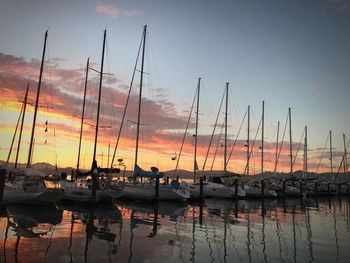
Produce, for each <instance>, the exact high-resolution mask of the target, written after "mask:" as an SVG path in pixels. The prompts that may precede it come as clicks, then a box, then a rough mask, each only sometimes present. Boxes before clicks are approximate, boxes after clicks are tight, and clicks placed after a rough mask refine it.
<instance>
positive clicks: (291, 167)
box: [288, 108, 293, 175]
mask: <svg viewBox="0 0 350 263" xmlns="http://www.w3.org/2000/svg"><path fill="white" fill-rule="evenodd" d="M288 116H289V117H288V118H289V157H290V175H293V148H292V111H291V108H288Z"/></svg>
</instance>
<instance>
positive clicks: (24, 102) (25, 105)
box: [15, 83, 29, 169]
mask: <svg viewBox="0 0 350 263" xmlns="http://www.w3.org/2000/svg"><path fill="white" fill-rule="evenodd" d="M28 90H29V83H28V85H27V89H26V94H25V95H24V101H23V114H22V120H21V128H20V130H19V138H18V146H17V153H16V161H15V169H16V168H17V163H18V155H19V150H20V147H21V139H22V131H23V123H24V117H25V115H26V108H27V100H28Z"/></svg>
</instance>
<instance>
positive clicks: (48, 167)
mask: <svg viewBox="0 0 350 263" xmlns="http://www.w3.org/2000/svg"><path fill="white" fill-rule="evenodd" d="M5 164H6V162H5V161H1V160H0V166H1V167H5ZM13 166H14V164H13V163H9V165H8V167H9V168H10V169H12V168H13ZM32 167H33V168H35V169H37V170H39V171H42V172H44V173H46V174H61V173H62V172H66V173H67V174H71V173H72V171H74V170H75V168H73V167H65V168H60V167H58V169H57V171H56V170H55V166H54V165H52V164H49V163H35V164H33V165H32ZM18 168H19V169H25V168H26V164H19V165H18ZM222 172H223V171H212V173H217V174H220V173H222ZM199 173H200V172H198V174H199ZM208 173H209V172H208ZM230 173H231V172H230ZM132 174H133V171H128V170H127V171H125V176H126V177H129V176H132ZM164 174H165V177H169V178H170V179H172V178H174V177H176V176H179V177H180V178H183V179H192V178H193V171H187V170H177V172H176V174H175V170H169V171H164ZM122 175H123V170H121V171H120V176H122ZM273 176H274V173H273V172H268V171H267V172H265V173H264V176H263V177H264V178H270V177H273ZM275 176H276V177H278V178H288V177H290V174H289V173H276V174H275ZM294 176H295V177H296V178H304V172H303V171H295V172H294ZM315 177H318V178H320V177H322V178H324V179H326V180H328V179H329V178H331V179H338V180H349V179H350V174H349V173H348V174H343V173H339V174H338V176H337V174H336V173H319V174H316V173H314V172H308V173H307V174H306V176H305V178H315ZM251 178H252V179H256V180H260V179H261V178H262V175H261V174H254V175H251Z"/></svg>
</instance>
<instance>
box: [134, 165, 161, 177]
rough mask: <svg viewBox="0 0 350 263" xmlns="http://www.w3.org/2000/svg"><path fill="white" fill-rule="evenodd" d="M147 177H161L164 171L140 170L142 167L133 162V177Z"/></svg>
mask: <svg viewBox="0 0 350 263" xmlns="http://www.w3.org/2000/svg"><path fill="white" fill-rule="evenodd" d="M138 176H140V177H148V178H151V179H154V178H157V177H158V178H163V177H164V173H162V172H155V171H144V170H142V168H141V167H140V166H138V165H137V164H135V168H134V177H138Z"/></svg>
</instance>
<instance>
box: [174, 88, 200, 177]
mask: <svg viewBox="0 0 350 263" xmlns="http://www.w3.org/2000/svg"><path fill="white" fill-rule="evenodd" d="M197 92H198V88H197V89H196V92H195V93H194V98H193V102H192V106H191V110H190V114H189V116H188V120H187V124H186V129H185V134H184V136H183V138H182V143H181V148H180V152H179V158H177V161H176V167H175V171H174V176H175V175H176V172H177V169H178V167H179V162H180V158H181V153H182V148H183V146H184V143H185V139H186V134H187V130H188V126H189V124H190V121H191V115H192V112H193V107H194V103H195V101H196V96H197Z"/></svg>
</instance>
